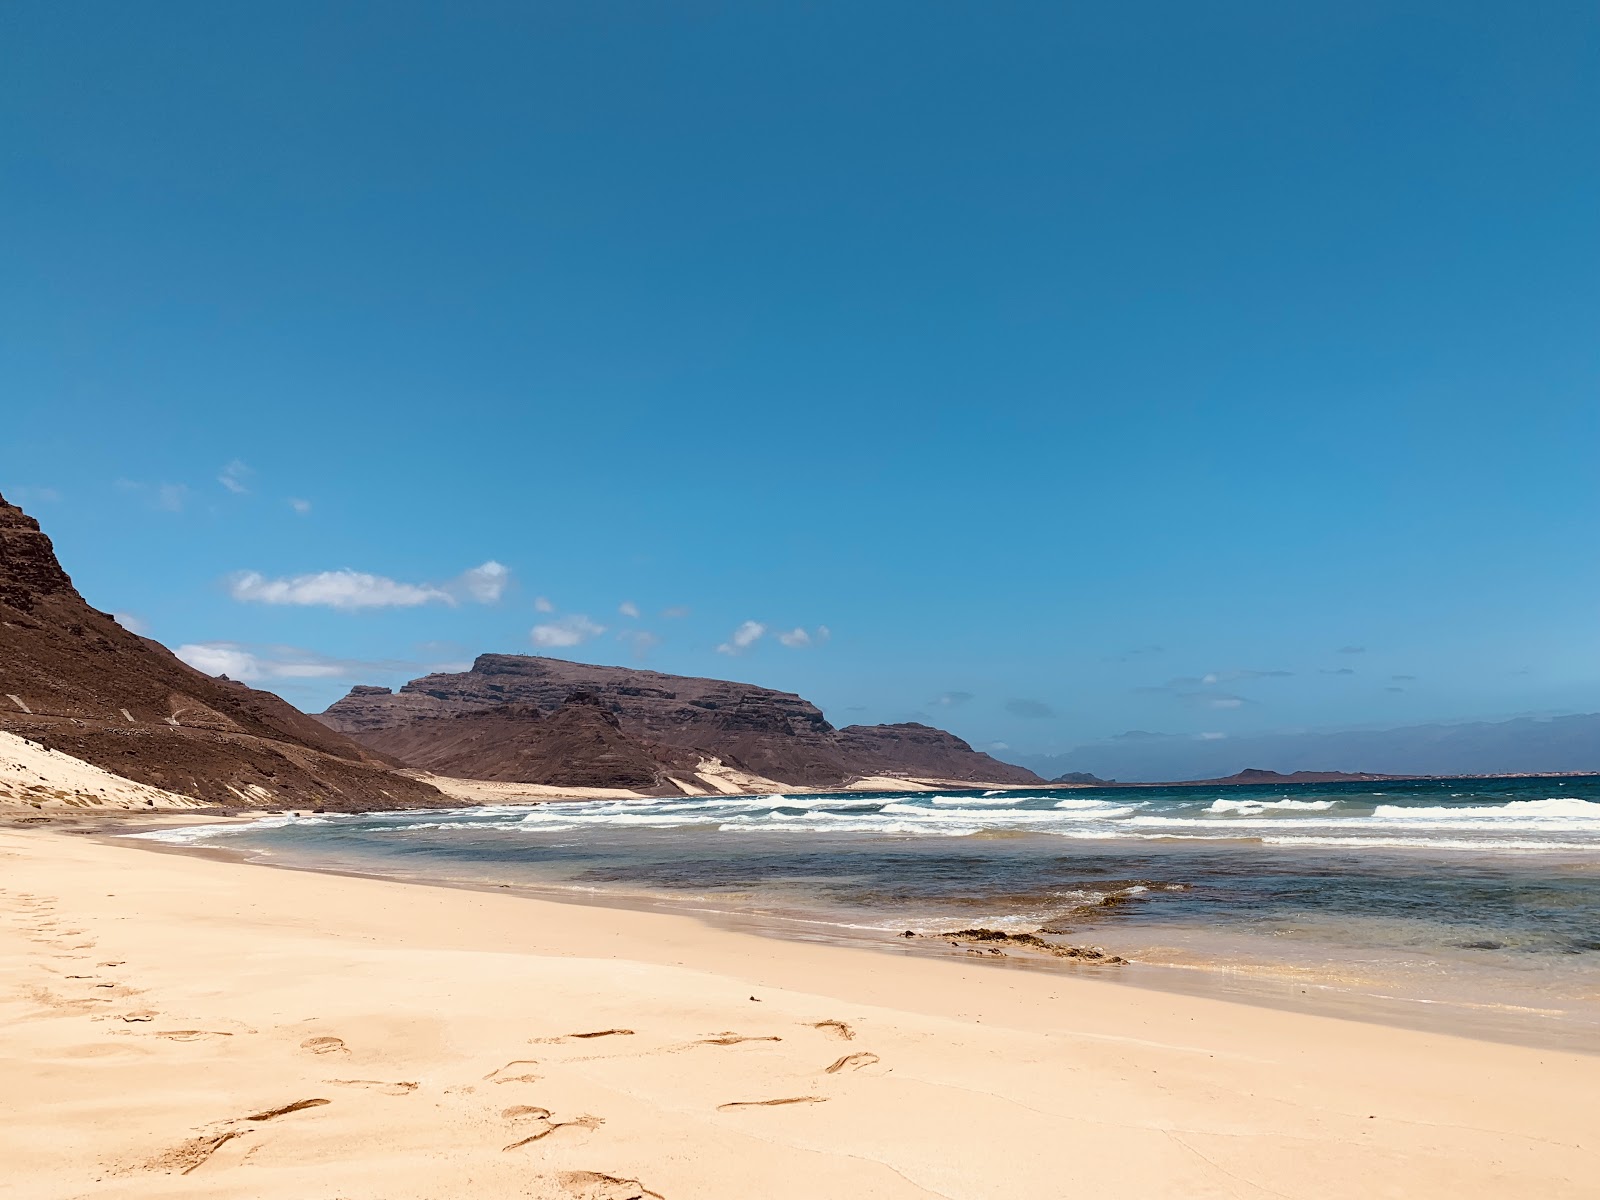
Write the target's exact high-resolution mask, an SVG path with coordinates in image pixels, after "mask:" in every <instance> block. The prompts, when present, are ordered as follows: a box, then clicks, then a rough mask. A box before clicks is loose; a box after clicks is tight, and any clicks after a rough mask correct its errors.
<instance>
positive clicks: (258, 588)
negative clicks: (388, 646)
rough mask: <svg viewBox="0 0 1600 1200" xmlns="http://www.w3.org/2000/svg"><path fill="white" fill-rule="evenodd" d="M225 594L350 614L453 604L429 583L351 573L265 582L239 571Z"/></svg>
mask: <svg viewBox="0 0 1600 1200" xmlns="http://www.w3.org/2000/svg"><path fill="white" fill-rule="evenodd" d="M228 592H229V594H230V595H231V596H232V597H233V598H234V599H235V600H239V601H242V602H245V603H256V604H295V605H322V606H326V607H328V608H342V609H346V610H351V611H353V610H356V609H362V608H415V607H417V606H418V605H420V604H435V603H442V604H454V603H455V598H454V597H453V596H451V595H450V593H448V592H445V591H441V590H440V589H439V588H436V587H433V586H432V585H430V584H425V583H400V582H398V581H397V580H393V579H387V578H385V577H384V576H382V575H369V574H367V573H366V572H364V571H351V570H342V571H318V572H317V573H316V574H314V575H294V576H291V577H290V578H288V579H268V578H267V577H266V576H264V575H262V574H261V572H259V571H241V572H239V574H237V575H235V576H233V578H232V579H231V580H230V581H229V584H228Z"/></svg>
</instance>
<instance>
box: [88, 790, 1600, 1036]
mask: <svg viewBox="0 0 1600 1200" xmlns="http://www.w3.org/2000/svg"><path fill="white" fill-rule="evenodd" d="M212 823H221V822H212ZM228 823H232V822H228ZM175 824H176V825H178V826H179V827H180V828H181V827H183V826H184V825H186V824H187V822H178V821H165V822H162V823H161V825H160V826H157V828H168V827H171V826H173V825H175ZM82 832H83V834H84V835H86V836H89V837H90V838H91V839H92V840H94V841H97V842H101V843H103V844H107V845H123V844H126V843H129V842H131V843H132V844H133V846H134V848H136V849H141V850H147V851H154V852H156V853H161V854H174V855H179V856H192V857H199V858H208V859H212V860H215V861H223V862H231V863H235V864H237V865H240V866H258V867H266V868H269V869H273V870H279V871H292V872H300V873H307V874H312V875H331V876H335V877H339V878H348V879H364V880H372V881H382V882H391V883H398V884H403V885H407V886H415V887H428V888H435V887H436V888H444V889H449V890H453V891H466V892H473V893H481V894H487V895H498V896H510V897H519V898H525V899H529V900H534V901H538V902H543V903H549V904H557V905H562V906H572V907H576V908H580V909H598V910H601V911H615V912H638V913H657V914H662V915H668V916H673V917H677V918H681V919H685V920H689V921H694V922H696V923H698V924H700V925H702V926H704V927H705V928H706V929H708V930H717V931H725V932H731V933H739V934H749V935H754V936H757V937H760V938H763V939H772V940H776V941H779V942H785V943H798V944H813V945H823V946H835V947H840V948H847V949H856V950H866V951H868V952H870V953H873V954H877V955H884V956H889V957H892V958H897V959H899V958H913V959H920V960H923V961H957V962H963V963H974V962H975V963H976V965H977V966H978V968H979V969H985V970H994V971H1002V972H1004V971H1022V972H1039V973H1044V974H1047V975H1059V976H1065V977H1068V978H1074V979H1079V980H1083V981H1086V982H1093V983H1099V984H1110V985H1117V986H1120V987H1125V988H1136V989H1139V990H1142V991H1153V992H1158V993H1163V994H1171V995H1179V996H1189V997H1194V998H1200V999H1213V1000H1219V1001H1225V1002H1229V1003H1234V1004H1239V1005H1244V1006H1246V1007H1251V1008H1263V1009H1269V1010H1272V1011H1277V1012H1286V1013H1299V1014H1304V1015H1308V1016H1319V1017H1327V1018H1331V1019H1337V1020H1345V1021H1354V1022H1359V1023H1364V1024H1372V1025H1378V1026H1383V1027H1387V1028H1394V1029H1404V1030H1411V1031H1414V1032H1419V1033H1442V1034H1448V1035H1451V1036H1457V1037H1463V1038H1469V1039H1474V1040H1483V1041H1491V1042H1498V1043H1502V1044H1505V1045H1513V1046H1523V1047H1529V1048H1535V1049H1550V1050H1560V1051H1567V1052H1573V1053H1580V1054H1587V1055H1597V1056H1600V1025H1597V1024H1596V1023H1594V1022H1592V1021H1582V1020H1578V1019H1575V1018H1572V1017H1568V1016H1565V1015H1562V1016H1553V1014H1554V1013H1555V1012H1556V1011H1558V1010H1534V1009H1528V1008H1523V1007H1519V1006H1514V1005H1507V1004H1495V1003H1488V1002H1479V1001H1473V1000H1468V999H1439V998H1435V997H1426V996H1404V995H1390V994H1385V993H1379V992H1373V991H1367V990H1363V989H1361V988H1359V987H1357V986H1354V985H1351V984H1341V983H1330V982H1321V981H1318V980H1317V979H1316V978H1314V977H1310V976H1295V975H1293V974H1291V973H1282V972H1280V973H1278V974H1276V975H1275V974H1273V973H1272V972H1271V969H1270V968H1258V969H1256V970H1252V969H1251V967H1250V965H1249V964H1244V963H1238V962H1229V961H1227V960H1224V959H1216V960H1213V961H1210V962H1204V963H1164V962H1151V961H1141V960H1139V959H1130V960H1128V961H1126V962H1124V963H1119V964H1116V965H1110V964H1097V963H1094V962H1075V961H1066V962H1063V961H1061V960H1059V959H1056V958H1051V957H1047V956H1045V955H1042V954H1028V953H1026V952H1025V951H1024V952H1023V953H1015V952H1014V951H1009V950H1008V951H1007V954H1006V956H1004V957H994V956H992V955H988V954H980V953H979V952H978V951H977V950H974V949H972V948H971V946H972V943H970V942H967V943H963V944H962V945H959V946H958V945H957V944H956V943H954V942H951V943H948V945H947V943H946V941H945V939H944V937H943V936H941V935H940V934H939V933H937V932H925V933H919V934H918V936H917V937H916V938H915V939H906V938H904V937H903V935H895V934H893V933H890V932H888V931H886V930H884V931H880V930H876V929H868V928H865V927H860V928H857V927H850V926H846V925H843V924H840V923H839V922H836V921H829V920H826V919H823V918H817V917H806V916H803V915H789V916H785V915H779V914H774V913H764V912H752V911H748V910H740V909H737V908H711V907H706V906H705V905H704V903H703V902H702V901H698V900H681V899H675V898H673V897H671V896H669V895H666V894H662V893H658V892H652V891H650V890H648V889H640V890H638V891H635V892H625V891H621V890H617V891H602V890H599V889H594V890H582V889H577V888H564V887H561V886H559V885H556V884H544V885H540V884H531V883H524V882H516V883H495V882H490V881H487V880H472V879H451V878H446V877H443V876H429V875H426V874H409V875H408V874H403V873H385V872H381V871H364V870H360V869H358V868H355V867H337V866H321V865H311V864H306V863H297V862H294V861H290V860H286V859H281V858H276V857H274V856H273V855H272V854H271V853H270V852H269V851H263V850H259V849H245V848H240V847H227V846H215V845H204V844H193V843H172V842H161V841H156V840H153V839H145V838H138V839H135V838H132V837H131V834H132V833H135V832H144V831H143V830H139V831H132V830H130V831H124V832H121V833H113V832H109V831H98V832H93V831H87V830H85V831H82Z"/></svg>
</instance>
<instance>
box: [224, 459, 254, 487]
mask: <svg viewBox="0 0 1600 1200" xmlns="http://www.w3.org/2000/svg"><path fill="white" fill-rule="evenodd" d="M254 474H255V472H254V471H252V470H251V469H250V468H249V467H247V466H245V465H244V463H242V462H240V461H239V460H238V459H237V458H236V459H234V460H233V461H232V462H231V463H229V464H228V465H227V466H225V467H223V468H222V473H221V474H220V475H218V476H217V482H218V483H220V484H221V485H222V486H223V487H225V488H227V489H228V490H229V491H230V492H232V493H233V494H234V495H235V496H243V495H245V494H246V493H248V492H249V491H250V476H252V475H254Z"/></svg>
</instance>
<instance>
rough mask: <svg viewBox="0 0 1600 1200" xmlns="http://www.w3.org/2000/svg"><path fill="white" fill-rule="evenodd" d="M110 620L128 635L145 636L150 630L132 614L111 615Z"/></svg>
mask: <svg viewBox="0 0 1600 1200" xmlns="http://www.w3.org/2000/svg"><path fill="white" fill-rule="evenodd" d="M111 619H112V620H113V621H115V622H116V623H117V624H118V625H121V626H122V627H123V628H124V629H126V630H127V631H128V632H129V633H137V634H145V633H148V632H149V630H150V626H148V625H146V624H145V623H144V622H143V621H141V620H140V619H139V618H138V617H136V616H134V615H133V614H132V613H112V614H111Z"/></svg>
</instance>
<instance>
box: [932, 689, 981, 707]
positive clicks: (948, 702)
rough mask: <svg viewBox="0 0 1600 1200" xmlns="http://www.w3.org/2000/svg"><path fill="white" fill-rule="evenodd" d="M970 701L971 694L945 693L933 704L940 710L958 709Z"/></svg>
mask: <svg viewBox="0 0 1600 1200" xmlns="http://www.w3.org/2000/svg"><path fill="white" fill-rule="evenodd" d="M971 699H972V693H971V692H945V693H944V694H943V695H942V696H940V697H939V698H938V699H936V700H935V701H934V702H933V703H934V704H937V705H938V706H939V707H940V708H959V707H960V706H961V705H963V704H965V703H966V702H967V701H968V700H971Z"/></svg>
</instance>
